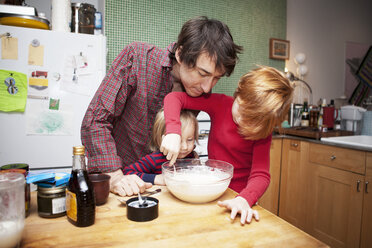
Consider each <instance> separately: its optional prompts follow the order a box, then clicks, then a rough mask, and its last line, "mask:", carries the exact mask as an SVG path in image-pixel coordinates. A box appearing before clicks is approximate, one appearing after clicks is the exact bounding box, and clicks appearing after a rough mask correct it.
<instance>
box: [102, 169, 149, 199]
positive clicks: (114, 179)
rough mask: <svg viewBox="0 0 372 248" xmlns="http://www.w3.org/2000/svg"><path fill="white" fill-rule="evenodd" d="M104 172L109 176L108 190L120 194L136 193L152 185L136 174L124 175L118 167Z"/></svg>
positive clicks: (129, 194)
mask: <svg viewBox="0 0 372 248" xmlns="http://www.w3.org/2000/svg"><path fill="white" fill-rule="evenodd" d="M105 174H107V175H109V176H111V179H110V191H111V192H112V193H115V194H118V195H120V196H131V195H136V194H138V192H140V193H143V192H145V190H146V189H148V188H151V187H152V184H151V183H145V182H144V181H143V180H142V179H141V178H139V177H138V176H137V175H124V174H123V172H122V171H121V170H120V169H119V170H117V171H114V172H110V173H105Z"/></svg>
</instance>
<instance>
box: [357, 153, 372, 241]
mask: <svg viewBox="0 0 372 248" xmlns="http://www.w3.org/2000/svg"><path fill="white" fill-rule="evenodd" d="M366 161H367V163H366V178H365V183H364V199H363V215H362V236H361V241H360V247H361V248H370V247H372V153H371V152H370V153H367V160H366Z"/></svg>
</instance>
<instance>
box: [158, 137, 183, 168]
mask: <svg viewBox="0 0 372 248" xmlns="http://www.w3.org/2000/svg"><path fill="white" fill-rule="evenodd" d="M180 149H181V136H180V135H179V134H175V133H170V134H167V135H165V136H164V137H163V140H162V142H161V146H160V151H161V152H162V153H163V154H164V156H167V159H168V160H170V162H169V164H170V165H173V164H174V163H175V162H176V159H177V157H178V154H179V153H180Z"/></svg>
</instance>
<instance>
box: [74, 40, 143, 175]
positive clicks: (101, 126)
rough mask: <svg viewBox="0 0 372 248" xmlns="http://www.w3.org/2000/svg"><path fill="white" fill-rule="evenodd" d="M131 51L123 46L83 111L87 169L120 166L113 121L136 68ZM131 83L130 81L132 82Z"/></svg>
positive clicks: (123, 101)
mask: <svg viewBox="0 0 372 248" xmlns="http://www.w3.org/2000/svg"><path fill="white" fill-rule="evenodd" d="M135 57H136V56H135V51H134V49H133V48H132V47H131V46H127V47H126V48H124V49H123V51H122V52H121V53H120V54H119V55H118V57H117V58H116V59H115V61H114V62H113V64H112V66H111V69H110V71H109V72H108V73H107V74H106V77H105V78H104V80H103V81H102V83H101V85H100V86H99V88H98V90H97V92H96V94H95V96H94V97H93V99H92V101H91V103H90V104H89V106H88V109H87V111H86V113H85V116H84V119H83V122H82V126H81V141H82V143H83V145H84V146H85V147H86V151H87V157H88V171H90V172H92V171H101V172H112V171H115V170H118V169H120V168H122V159H121V158H120V157H119V156H118V154H117V150H116V144H115V140H114V137H113V136H112V133H111V132H112V130H113V122H114V120H115V118H117V117H118V116H120V115H121V114H122V112H123V110H124V107H125V103H126V101H127V98H128V95H130V89H131V88H132V86H133V85H130V83H129V82H130V81H131V82H134V80H129V79H130V78H131V77H134V75H133V74H134V72H135V71H136V64H135V63H134V62H133V61H136V60H135ZM132 84H133V83H132Z"/></svg>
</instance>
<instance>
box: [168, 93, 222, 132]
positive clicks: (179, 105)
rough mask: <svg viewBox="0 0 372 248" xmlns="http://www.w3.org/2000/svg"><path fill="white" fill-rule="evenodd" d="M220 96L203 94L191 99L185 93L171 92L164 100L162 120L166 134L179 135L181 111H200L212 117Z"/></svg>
mask: <svg viewBox="0 0 372 248" xmlns="http://www.w3.org/2000/svg"><path fill="white" fill-rule="evenodd" d="M221 96H222V94H203V95H202V96H199V97H191V96H189V95H187V94H186V93H185V92H171V93H169V94H168V95H166V96H165V98H164V118H165V125H166V132H165V133H166V134H170V133H176V134H179V135H181V121H180V112H181V110H182V109H192V110H201V111H205V112H207V113H208V114H209V115H210V116H213V111H215V110H216V109H218V107H216V104H219V103H221V101H219V99H221Z"/></svg>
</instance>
